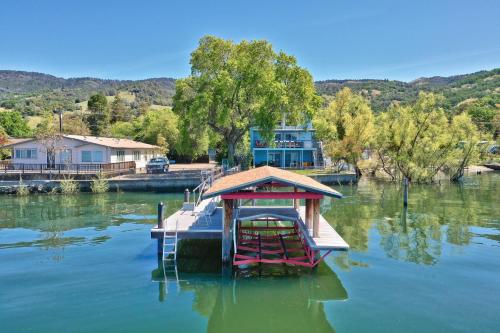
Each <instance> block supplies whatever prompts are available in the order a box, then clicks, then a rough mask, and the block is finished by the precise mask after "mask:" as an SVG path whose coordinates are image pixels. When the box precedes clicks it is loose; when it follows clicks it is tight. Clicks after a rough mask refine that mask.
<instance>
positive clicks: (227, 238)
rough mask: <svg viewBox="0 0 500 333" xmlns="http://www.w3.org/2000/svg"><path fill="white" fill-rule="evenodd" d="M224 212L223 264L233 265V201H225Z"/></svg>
mask: <svg viewBox="0 0 500 333" xmlns="http://www.w3.org/2000/svg"><path fill="white" fill-rule="evenodd" d="M223 202H224V212H223V220H224V221H223V222H224V227H223V231H222V264H223V265H229V264H231V225H232V223H233V208H234V202H233V199H224V200H223Z"/></svg>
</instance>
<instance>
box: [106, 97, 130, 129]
mask: <svg viewBox="0 0 500 333" xmlns="http://www.w3.org/2000/svg"><path fill="white" fill-rule="evenodd" d="M131 116H132V115H131V110H130V108H129V106H128V105H127V103H126V102H125V100H124V99H123V98H122V97H121V96H120V94H117V95H116V96H115V99H114V100H113V103H111V123H116V122H117V121H130V119H131Z"/></svg>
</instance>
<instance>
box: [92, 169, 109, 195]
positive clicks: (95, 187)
mask: <svg viewBox="0 0 500 333" xmlns="http://www.w3.org/2000/svg"><path fill="white" fill-rule="evenodd" d="M90 190H91V191H92V193H96V194H100V193H105V192H108V190H109V182H108V180H107V179H106V177H105V176H104V175H102V174H99V175H97V176H96V177H95V178H93V179H92V180H91V182H90Z"/></svg>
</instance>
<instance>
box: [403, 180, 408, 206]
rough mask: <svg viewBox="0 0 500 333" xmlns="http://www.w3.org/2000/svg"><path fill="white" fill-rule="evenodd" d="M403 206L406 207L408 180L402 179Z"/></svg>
mask: <svg viewBox="0 0 500 333" xmlns="http://www.w3.org/2000/svg"><path fill="white" fill-rule="evenodd" d="M403 191H404V193H403V205H404V207H408V178H406V177H405V178H404V179H403Z"/></svg>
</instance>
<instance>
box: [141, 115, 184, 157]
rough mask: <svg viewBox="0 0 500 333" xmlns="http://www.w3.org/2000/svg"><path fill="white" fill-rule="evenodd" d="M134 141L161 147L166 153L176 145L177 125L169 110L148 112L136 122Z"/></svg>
mask: <svg viewBox="0 0 500 333" xmlns="http://www.w3.org/2000/svg"><path fill="white" fill-rule="evenodd" d="M135 125H136V129H137V132H136V135H135V139H136V140H139V141H142V142H147V143H150V144H153V145H156V144H158V145H161V146H162V151H163V152H164V153H167V152H168V151H169V149H170V148H172V147H174V146H175V144H176V143H177V138H178V136H179V128H178V127H179V124H178V121H177V116H176V115H175V114H174V113H173V111H172V110H171V109H170V108H167V107H166V108H164V109H160V110H149V111H147V112H146V113H145V114H143V115H142V116H140V117H139V118H137V120H136V123H135Z"/></svg>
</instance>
